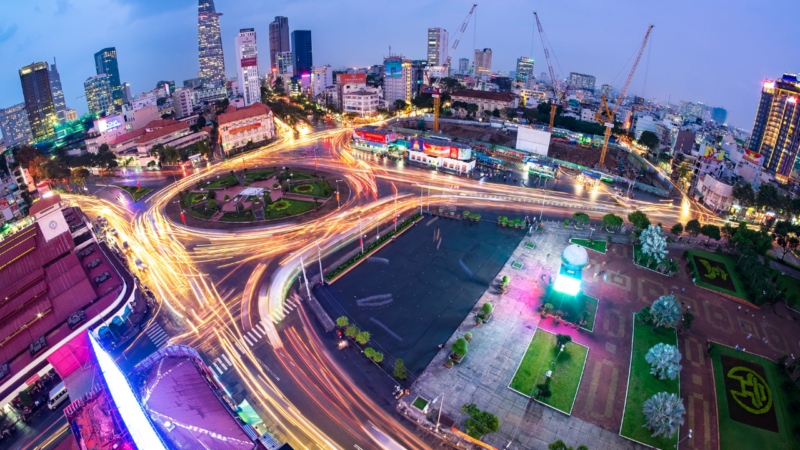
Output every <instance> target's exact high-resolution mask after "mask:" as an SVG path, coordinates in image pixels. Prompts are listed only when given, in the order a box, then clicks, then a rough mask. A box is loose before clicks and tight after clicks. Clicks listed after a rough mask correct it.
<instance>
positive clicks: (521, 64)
mask: <svg viewBox="0 0 800 450" xmlns="http://www.w3.org/2000/svg"><path fill="white" fill-rule="evenodd" d="M514 78H515V79H516V80H517V81H524V82H527V81H528V80H530V79H531V78H533V58H528V57H527V56H520V57H519V58H517V70H516V73H515V74H514Z"/></svg>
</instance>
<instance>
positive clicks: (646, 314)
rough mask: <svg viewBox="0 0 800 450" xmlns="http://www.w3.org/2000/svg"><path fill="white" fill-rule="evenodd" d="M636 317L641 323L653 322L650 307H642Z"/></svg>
mask: <svg viewBox="0 0 800 450" xmlns="http://www.w3.org/2000/svg"><path fill="white" fill-rule="evenodd" d="M636 317H638V318H639V320H641V321H642V323H648V324H649V323H651V322H653V316H652V315H651V314H650V307H649V306H645V307H643V308H642V309H641V310H640V311H639V312H638V313H636Z"/></svg>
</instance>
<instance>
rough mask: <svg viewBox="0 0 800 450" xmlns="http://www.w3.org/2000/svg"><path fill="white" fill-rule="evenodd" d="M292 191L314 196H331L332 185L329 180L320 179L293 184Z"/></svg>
mask: <svg viewBox="0 0 800 450" xmlns="http://www.w3.org/2000/svg"><path fill="white" fill-rule="evenodd" d="M292 192H293V193H295V194H302V195H309V196H312V197H319V198H328V197H330V196H331V186H330V185H329V184H328V182H327V181H325V180H320V181H315V182H313V183H303V184H298V185H294V186H292Z"/></svg>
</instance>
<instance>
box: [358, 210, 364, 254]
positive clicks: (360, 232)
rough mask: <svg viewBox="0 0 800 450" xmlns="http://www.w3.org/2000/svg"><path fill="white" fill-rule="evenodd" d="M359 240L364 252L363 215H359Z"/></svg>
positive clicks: (362, 252)
mask: <svg viewBox="0 0 800 450" xmlns="http://www.w3.org/2000/svg"><path fill="white" fill-rule="evenodd" d="M358 241H359V242H360V243H361V254H362V255H363V254H364V231H363V230H362V229H361V216H358Z"/></svg>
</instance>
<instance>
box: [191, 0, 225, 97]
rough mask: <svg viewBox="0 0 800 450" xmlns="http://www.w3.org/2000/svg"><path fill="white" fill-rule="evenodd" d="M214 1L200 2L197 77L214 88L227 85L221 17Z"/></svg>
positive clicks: (200, 0) (204, 0) (202, 0)
mask: <svg viewBox="0 0 800 450" xmlns="http://www.w3.org/2000/svg"><path fill="white" fill-rule="evenodd" d="M221 15H222V14H220V13H218V12H217V10H216V8H215V7H214V0H199V4H198V13H197V49H198V53H199V60H200V71H199V72H198V73H197V76H198V77H199V78H200V79H201V80H203V82H204V83H208V84H211V85H214V86H222V85H223V84H225V57H224V55H223V53H222V36H221V33H220V30H219V16H221Z"/></svg>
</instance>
